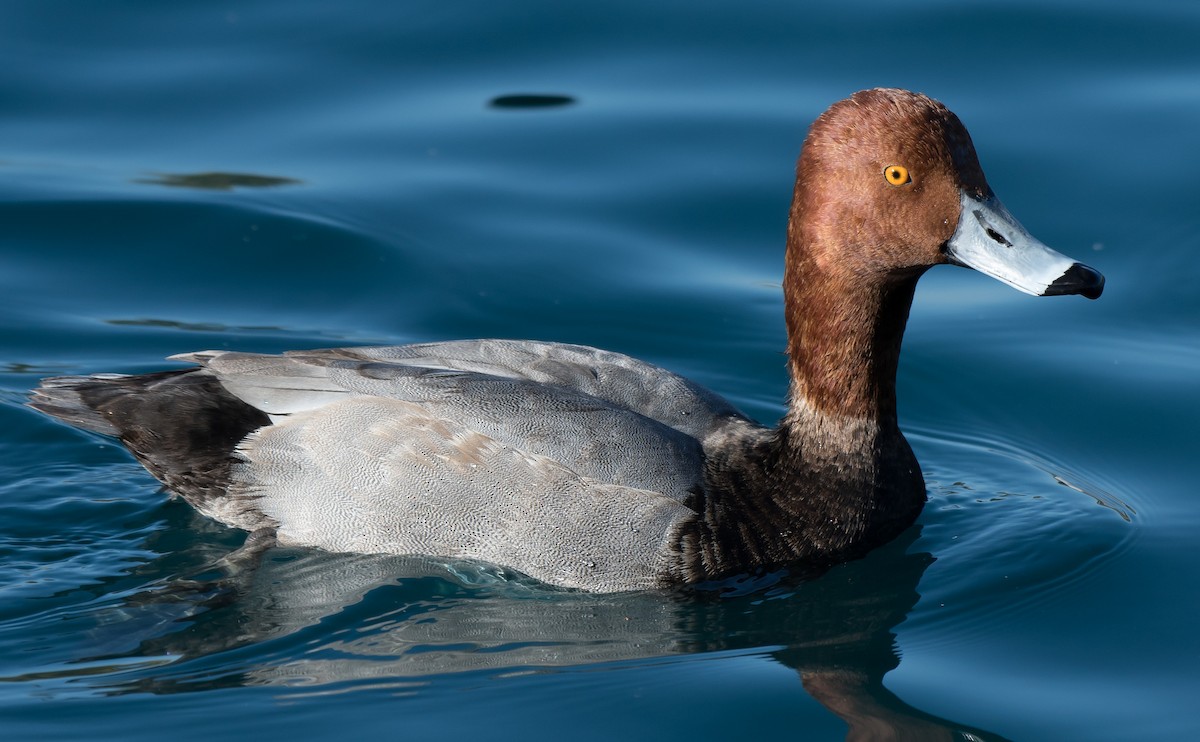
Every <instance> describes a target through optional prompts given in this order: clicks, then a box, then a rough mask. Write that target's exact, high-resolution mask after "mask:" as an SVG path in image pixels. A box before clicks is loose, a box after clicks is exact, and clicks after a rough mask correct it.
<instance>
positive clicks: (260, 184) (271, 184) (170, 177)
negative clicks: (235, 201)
mask: <svg viewBox="0 0 1200 742" xmlns="http://www.w3.org/2000/svg"><path fill="white" fill-rule="evenodd" d="M133 182H134V183H144V184H147V185H161V186H168V187H170V188H199V189H201V190H206V191H231V190H233V189H234V188H275V187H277V186H285V185H299V184H300V183H302V182H303V181H300V180H296V179H295V178H281V177H277V176H274V175H252V174H249V173H156V174H154V175H152V176H150V177H146V178H135V179H134V181H133Z"/></svg>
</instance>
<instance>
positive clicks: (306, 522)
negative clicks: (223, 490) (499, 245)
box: [229, 395, 696, 591]
mask: <svg viewBox="0 0 1200 742" xmlns="http://www.w3.org/2000/svg"><path fill="white" fill-rule="evenodd" d="M238 451H239V455H240V460H239V461H238V462H236V463H235V464H234V467H233V472H232V478H233V484H232V486H231V487H230V492H229V494H230V495H231V496H233V497H234V498H239V499H249V500H252V501H253V502H254V507H255V508H256V509H258V510H259V511H261V512H262V513H263V514H264V515H266V516H267V517H269V518H270V519H271V520H272V521H273V522H274V524H275V528H276V533H277V537H278V538H279V539H280V541H281V542H283V543H295V544H303V545H309V546H318V547H322V548H325V549H329V550H332V551H344V552H345V551H349V552H368V553H395V554H427V555H433V556H442V557H449V558H456V559H477V560H482V561H487V562H492V563H495V564H501V565H505V566H509V567H512V568H514V569H517V570H519V571H521V572H524V573H526V574H528V575H530V576H531V577H534V578H537V579H539V580H542V581H544V582H548V583H551V584H555V585H561V586H564V587H579V588H584V589H588V590H594V591H613V590H631V589H643V588H651V587H655V586H658V585H661V584H663V582H665V581H667V580H669V577H670V575H671V574H672V570H674V569H675V566H674V565H676V564H677V563H678V562H679V559H678V555H677V547H676V544H677V542H678V540H679V535H678V534H679V531H680V529H681V528H682V527H683V526H684V524H686V523H687V522H689V521H690V520H692V519H694V518H695V517H696V514H695V513H694V512H693V511H691V510H690V509H688V508H687V507H685V506H684V505H682V504H680V503H679V502H677V501H675V500H673V499H671V498H668V497H664V496H662V495H660V494H658V493H655V492H649V491H645V490H639V489H634V488H631V487H625V486H620V485H615V484H611V483H605V482H599V481H596V480H594V479H590V478H588V477H583V476H580V475H579V474H578V473H576V472H575V471H572V470H571V469H569V468H568V467H566V466H563V465H562V464H560V463H558V462H557V461H554V460H552V459H550V458H547V457H545V456H540V455H536V454H532V453H529V452H527V451H523V450H520V449H518V448H516V447H513V446H511V445H507V444H505V443H502V442H500V441H498V440H496V439H495V438H492V437H490V436H487V435H484V434H483V433H480V432H479V431H478V430H477V429H475V428H473V427H472V426H468V425H464V424H462V423H460V422H457V421H454V420H450V419H446V418H444V417H441V416H439V415H436V414H433V413H431V412H430V411H429V410H428V409H426V408H425V407H424V406H423V405H420V404H416V403H413V402H406V401H401V400H398V399H392V398H382V397H378V396H375V397H367V396H357V395H349V396H346V397H344V398H342V399H340V400H338V401H335V402H333V403H331V404H327V405H324V406H321V407H318V408H316V409H310V410H305V411H301V412H295V413H292V414H291V415H289V416H287V417H286V418H284V419H281V420H280V421H279V422H277V423H276V424H275V425H269V426H267V427H264V428H262V429H260V430H259V431H257V432H255V433H253V434H251V435H250V436H249V437H248V438H247V439H246V440H245V441H244V442H243V443H242V445H241V446H239V449H238Z"/></svg>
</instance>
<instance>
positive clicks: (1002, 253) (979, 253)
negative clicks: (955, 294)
mask: <svg viewBox="0 0 1200 742" xmlns="http://www.w3.org/2000/svg"><path fill="white" fill-rule="evenodd" d="M946 256H947V257H948V258H950V262H952V263H956V264H958V265H963V266H966V267H967V268H974V269H975V270H977V271H979V272H980V273H984V274H986V275H989V276H991V277H992V278H995V279H996V280H998V281H1003V282H1004V283H1007V284H1008V285H1009V286H1012V287H1013V288H1015V289H1020V290H1021V291H1024V292H1025V293H1027V294H1033V295H1034V296H1060V295H1062V294H1082V295H1083V296H1086V297H1087V298H1089V299H1096V298H1098V297H1099V296H1100V294H1101V293H1102V292H1103V291H1104V276H1102V275H1100V273H1099V271H1097V270H1095V269H1094V268H1089V267H1088V266H1086V265H1084V264H1083V263H1079V262H1076V261H1075V260H1072V259H1071V258H1068V257H1067V256H1066V255H1062V254H1061V253H1057V252H1055V251H1054V250H1051V249H1050V248H1048V247H1046V246H1045V245H1043V244H1042V243H1041V242H1039V241H1037V240H1036V239H1034V238H1033V236H1032V235H1030V234H1029V233H1028V232H1026V231H1025V228H1024V227H1022V226H1021V224H1020V223H1019V222H1018V221H1017V220H1016V219H1014V218H1013V216H1012V214H1010V213H1008V209H1006V208H1004V204H1002V203H1000V200H999V199H998V198H996V197H995V196H994V195H989V196H988V197H987V198H985V199H978V198H974V197H973V196H970V195H968V194H966V193H964V194H963V195H962V216H960V217H959V219H958V228H957V229H956V230H955V231H954V236H953V237H951V238H950V241H949V242H947V243H946Z"/></svg>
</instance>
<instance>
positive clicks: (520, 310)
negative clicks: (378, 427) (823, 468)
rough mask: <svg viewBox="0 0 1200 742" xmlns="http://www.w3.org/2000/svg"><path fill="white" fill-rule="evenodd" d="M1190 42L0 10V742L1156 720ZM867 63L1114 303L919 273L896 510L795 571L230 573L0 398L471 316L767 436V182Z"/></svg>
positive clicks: (778, 336) (499, 12) (1008, 7)
mask: <svg viewBox="0 0 1200 742" xmlns="http://www.w3.org/2000/svg"><path fill="white" fill-rule="evenodd" d="M1196 38H1200V12H1198V11H1197V9H1196V8H1194V7H1193V6H1192V5H1191V4H1187V3H1175V2H1167V1H1165V0H1162V1H1159V2H1145V3H1140V4H1137V5H1136V7H1134V6H1131V5H1129V4H1128V3H1121V2H1089V3H1083V2H1072V1H1069V0H1057V1H1055V2H1041V3H1009V4H1003V5H989V4H978V3H971V4H962V3H948V2H937V1H935V0H927V1H925V2H915V3H903V4H897V3H890V2H884V1H883V0H874V1H862V2H850V3H838V4H835V5H832V6H829V7H825V8H814V7H810V6H807V5H803V4H794V3H782V2H767V1H765V0H764V1H761V2H750V3H741V4H738V5H737V6H736V7H735V6H734V5H723V4H713V3H708V4H696V3H694V2H691V3H684V2H653V3H646V2H614V3H607V4H604V5H603V6H596V7H593V8H583V7H578V6H576V5H563V4H560V3H551V2H531V3H525V4H522V5H520V6H519V7H517V6H511V5H505V4H495V3H483V2H474V1H471V0H464V1H463V2H457V3H445V2H439V3H432V2H408V3H399V4H379V3H368V2H357V1H352V2H347V3H341V4H337V5H334V4H325V3H318V2H299V3H297V2H287V3H285V2H271V1H266V0H264V1H261V2H254V3H244V4H234V5H227V6H221V7H217V6H213V5H212V4H210V3H201V2H177V3H171V4H169V5H162V4H151V3H142V2H110V3H104V4H102V5H97V4H93V3H83V2H77V1H72V0H60V1H58V2H51V3H45V2H31V1H23V0H16V1H14V2H9V3H7V4H5V6H4V8H3V9H2V10H0V40H2V41H3V43H2V44H0V62H2V64H0V108H2V110H3V112H4V113H3V115H2V116H0V225H3V230H2V232H0V292H2V294H3V296H5V297H6V300H5V301H4V302H3V303H2V304H0V337H2V338H3V342H2V343H0V399H2V400H3V405H0V422H2V424H0V431H2V432H0V564H2V565H3V573H4V575H5V579H3V580H0V678H2V679H3V680H4V681H5V682H3V683H2V684H0V720H2V723H3V727H4V729H5V732H6V738H11V739H39V740H49V739H78V738H86V739H89V740H91V739H98V740H108V739H111V740H138V739H160V738H161V737H162V736H163V734H164V733H169V734H171V736H173V737H176V738H178V739H180V740H186V739H202V738H207V737H209V736H211V735H213V734H217V733H220V734H228V732H229V730H231V729H236V730H238V734H239V736H245V737H249V736H251V735H255V734H264V735H265V734H271V735H272V736H275V735H283V734H287V735H291V736H293V737H296V738H326V737H338V736H344V735H345V734H346V733H347V730H353V733H354V734H356V735H371V734H379V735H389V736H391V737H396V736H403V737H412V738H416V737H419V736H422V735H429V736H432V735H437V736H439V737H441V738H447V739H457V738H468V737H469V738H473V739H511V738H513V737H515V736H517V735H520V736H521V737H523V738H529V739H562V738H563V737H571V738H578V739H601V738H605V739H608V738H613V737H615V736H622V737H633V738H655V739H681V740H682V739H697V738H699V739H721V738H729V737H733V736H737V737H745V738H751V737H756V738H762V739H776V738H778V739H785V738H786V739H793V738H797V737H801V738H804V739H842V738H844V737H845V736H846V734H847V723H848V721H850V722H852V723H855V724H858V725H860V728H861V727H862V726H863V725H873V726H872V727H871V728H886V729H893V730H902V731H908V732H912V733H914V734H916V735H917V737H916V738H919V739H938V738H953V737H952V736H947V735H952V734H957V735H958V737H959V738H964V736H965V735H974V736H975V737H978V738H982V739H995V738H1008V739H1022V740H1027V739H1048V740H1049V739H1113V740H1119V739H1153V738H1159V737H1163V738H1173V739H1186V738H1190V737H1193V736H1195V735H1197V734H1198V733H1200V713H1197V712H1196V710H1195V698H1196V696H1197V691H1200V683H1197V680H1196V678H1197V677H1198V673H1197V668H1196V659H1197V657H1200V641H1198V640H1197V638H1196V633H1195V630H1194V617H1195V615H1196V614H1197V611H1198V609H1200V598H1198V597H1197V596H1200V568H1198V566H1197V565H1198V560H1197V558H1196V546H1195V537H1194V534H1195V533H1196V529H1197V526H1198V525H1200V514H1198V512H1200V511H1198V509H1197V506H1196V505H1195V502H1194V497H1193V493H1194V490H1195V485H1194V473H1195V467H1194V466H1193V465H1192V463H1191V462H1192V457H1193V454H1194V453H1195V449H1196V442H1197V439H1196V433H1195V419H1196V415H1197V413H1198V412H1200V384H1198V382H1197V379H1200V331H1198V330H1197V318H1198V317H1200V298H1198V295H1197V292H1196V290H1195V286H1196V285H1197V279H1198V278H1200V275H1198V274H1200V271H1198V269H1197V267H1196V261H1195V255H1196V254H1197V252H1198V250H1200V212H1198V211H1197V209H1196V202H1197V194H1198V193H1200V191H1198V189H1197V187H1196V178H1195V173H1196V171H1197V166H1198V165H1200V156H1198V154H1197V150H1196V147H1195V135H1194V133H1195V131H1197V130H1200V95H1198V94H1197V90H1200V88H1198V87H1197V85H1196V81H1197V80H1198V79H1200V51H1198V50H1197V47H1196V44H1195V39H1196ZM876 85H894V86H902V87H909V88H913V89H917V90H922V91H924V92H927V93H929V94H931V95H933V96H935V97H937V98H939V99H941V100H943V101H944V102H945V103H947V104H948V105H949V106H950V107H951V108H952V109H953V110H955V111H956V112H957V113H958V114H959V115H960V117H961V118H962V119H963V120H964V122H965V123H966V124H967V126H968V127H969V128H970V130H971V133H972V136H973V138H974V140H975V143H976V145H977V148H978V149H979V152H980V157H981V159H982V162H983V165H984V167H985V169H986V171H987V172H988V176H989V180H990V182H991V184H992V186H993V187H994V188H995V189H996V191H997V193H998V194H999V195H1000V196H1001V197H1002V198H1003V199H1004V201H1005V203H1006V204H1007V205H1008V206H1009V208H1010V209H1011V210H1012V211H1013V212H1014V214H1016V215H1017V217H1018V218H1019V219H1020V220H1021V221H1022V222H1023V223H1024V224H1025V225H1026V226H1027V227H1028V228H1030V230H1031V231H1032V232H1033V233H1034V234H1036V235H1037V236H1038V237H1040V238H1041V239H1042V240H1043V241H1045V242H1047V243H1048V244H1051V245H1053V246H1055V247H1056V248H1059V249H1060V250H1062V251H1063V252H1065V253H1068V254H1070V255H1072V256H1074V257H1076V258H1079V259H1081V260H1083V261H1085V262H1088V263H1090V264H1092V265H1094V266H1096V267H1097V268H1099V269H1100V270H1102V271H1103V272H1104V273H1105V275H1106V276H1107V278H1108V288H1107V291H1106V293H1105V295H1104V297H1103V298H1102V299H1101V300H1099V301H1097V302H1087V301H1084V300H1082V299H1079V298H1077V297H1063V298H1055V299H1040V300H1039V299H1034V298H1031V297H1028V296H1025V295H1023V294H1019V293H1016V292H1014V291H1012V290H1011V289H1008V288H1006V287H1004V286H1002V285H1000V284H998V283H996V282H993V281H990V280H988V279H986V278H984V277H983V276H980V275H977V274H972V273H970V272H968V271H963V270H959V269H953V268H948V267H947V268H939V269H935V270H933V271H931V272H930V274H929V275H927V276H926V277H925V278H924V279H923V280H922V284H921V287H920V289H919V290H918V295H917V301H916V304H915V306H914V309H913V314H912V318H911V322H910V327H909V332H908V335H907V338H906V341H905V352H904V358H903V360H902V367H901V370H900V378H899V393H900V405H901V419H902V424H903V426H904V428H905V430H906V432H907V433H908V435H909V438H910V440H911V441H912V443H913V446H914V448H915V449H916V451H917V454H918V456H919V458H920V459H921V462H922V466H923V469H924V471H925V474H926V479H927V482H928V485H929V494H930V502H929V505H928V507H927V509H926V511H925V513H924V514H923V515H922V517H921V520H920V522H919V524H918V526H917V527H915V528H914V529H912V530H911V531H910V532H909V533H908V534H906V535H905V536H904V537H903V538H902V539H900V540H899V541H898V542H897V543H895V544H892V545H889V546H888V547H886V548H884V549H881V550H879V551H877V552H876V553H874V554H872V555H870V556H869V557H868V558H866V559H864V560H861V561H859V562H856V563H853V564H848V565H845V566H844V567H841V568H839V569H835V570H833V571H832V572H830V573H829V574H827V575H825V576H823V577H822V578H820V579H818V580H815V581H812V582H802V581H799V580H796V579H793V578H789V577H787V576H779V575H774V576H768V577H760V578H757V579H750V578H748V579H747V580H745V581H744V582H743V583H742V584H739V585H736V586H727V588H729V589H726V590H724V591H721V590H710V591H702V592H700V593H695V592H690V591H689V592H684V593H678V594H675V593H672V594H658V593H651V594H633V595H617V596H599V597H598V596H589V595H581V594H575V593H570V592H565V591H556V590H551V589H548V588H545V587H543V586H539V585H537V584H534V583H530V582H529V581H527V580H524V579H522V578H520V577H519V576H516V575H512V574H508V573H506V572H504V571H502V570H499V569H496V568H494V567H490V566H488V565H470V564H465V565H464V564H456V565H445V564H438V563H434V562H429V561H425V560H419V559H396V558H381V557H347V556H337V555H329V554H322V553H316V552H308V551H304V550H284V549H278V550H274V551H271V552H269V553H268V554H267V555H265V557H264V558H263V559H262V561H261V563H259V564H252V563H247V560H245V559H243V558H242V557H243V556H244V553H243V552H239V551H237V549H238V547H239V546H240V544H241V543H242V540H243V538H244V537H243V535H242V534H240V533H238V532H236V531H232V530H229V529H225V528H223V527H221V526H218V525H216V524H214V523H212V522H209V521H207V520H205V519H203V518H201V517H199V516H197V515H195V514H194V513H192V512H191V510H190V509H189V508H187V507H186V506H185V505H183V504H182V503H180V502H177V501H174V500H171V499H169V498H168V497H167V496H166V495H164V493H162V492H160V491H159V490H158V488H157V487H156V485H155V483H154V482H153V481H152V480H151V479H150V478H149V477H148V476H147V475H146V474H145V473H144V472H143V471H142V470H141V469H140V468H139V467H138V466H137V465H136V464H135V463H134V462H132V460H131V459H130V458H129V457H128V456H127V455H126V454H125V453H123V452H122V451H121V450H120V449H119V448H118V447H116V446H114V445H112V444H111V443H108V442H104V441H100V440H98V439H96V438H94V437H90V436H87V435H84V434H81V433H78V432H76V431H73V430H70V429H67V428H65V427H64V426H62V425H60V424H57V423H55V422H53V421H51V420H48V419H45V418H43V417H41V416H39V415H37V414H36V413H34V412H32V411H31V410H28V409H26V408H24V407H23V406H22V403H23V400H24V396H25V394H26V392H27V390H28V389H29V388H31V387H32V386H33V385H34V384H35V383H36V381H37V379H38V378H40V377H41V376H44V375H48V374H58V373H84V372H97V371H118V372H138V371H148V370H153V369H158V368H163V367H166V366H168V365H169V363H168V362H164V361H163V360H161V359H162V358H163V357H165V356H167V355H170V354H173V353H178V352H183V351H189V350H197V349H203V348H236V349H246V350H261V351H275V350H283V349H288V348H303V347H322V346H334V345H347V344H363V343H403V342H410V341H426V340H438V339H450V338H463V337H484V336H498V337H524V338H534V339H547V340H560V341H569V342H579V343H586V344H592V345H598V346H602V347H606V348H611V349H613V350H618V351H622V352H625V353H629V354H632V355H635V356H638V357H642V358H645V359H647V360H651V361H654V362H657V363H660V364H662V365H665V366H668V367H670V368H672V369H674V370H676V371H679V372H681V373H685V374H687V375H689V376H691V377H693V378H695V379H697V380H699V381H700V382H702V383H704V384H706V385H708V386H710V387H711V388H713V389H715V390H717V391H719V392H720V393H722V394H724V395H726V396H727V397H729V398H730V399H731V400H733V401H734V402H735V403H736V404H738V405H739V406H740V407H741V408H742V409H744V410H745V411H746V412H747V413H748V414H751V415H753V416H755V417H757V418H759V419H761V420H764V421H768V422H769V421H773V420H774V419H775V418H776V417H777V416H778V415H779V413H780V410H781V409H782V401H783V395H784V391H785V388H786V380H785V378H784V375H783V364H782V356H781V351H782V349H783V347H784V337H783V324H782V321H781V311H782V297H781V295H780V290H779V282H780V278H781V271H782V246H783V232H784V227H785V219H786V213H787V203H788V199H789V197H790V193H791V179H792V169H793V163H794V161H795V157H796V155H797V153H798V150H799V145H800V141H801V139H802V138H803V135H804V131H805V130H806V128H807V126H808V124H809V123H810V122H811V120H812V119H813V117H815V116H816V115H817V114H818V113H820V111H821V110H823V109H824V108H825V107H826V106H828V105H829V104H830V103H831V102H833V101H835V100H837V99H839V98H842V97H845V96H846V95H848V94H849V93H851V92H853V91H855V90H858V89H861V88H864V87H871V86H876ZM231 562H232V563H231ZM231 573H234V574H236V575H237V576H236V577H235V578H230V577H229V575H230V574H231Z"/></svg>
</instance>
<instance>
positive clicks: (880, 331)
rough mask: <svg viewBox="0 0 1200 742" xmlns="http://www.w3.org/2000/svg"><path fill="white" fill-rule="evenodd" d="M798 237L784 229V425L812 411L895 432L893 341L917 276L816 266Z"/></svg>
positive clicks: (899, 336)
mask: <svg viewBox="0 0 1200 742" xmlns="http://www.w3.org/2000/svg"><path fill="white" fill-rule="evenodd" d="M802 237H803V235H802V234H800V233H799V232H798V231H796V230H789V235H788V252H789V260H788V263H787V271H786V274H785V276H784V287H783V288H784V304H785V309H786V320H787V329H788V356H789V370H790V372H791V377H792V388H791V390H790V404H789V412H788V416H787V418H785V423H790V424H796V423H800V422H801V421H802V419H803V418H804V417H805V416H811V415H812V414H813V413H818V414H821V415H823V416H826V417H828V418H832V419H842V420H847V419H852V420H860V421H863V422H869V421H873V422H875V423H876V424H878V425H879V426H880V427H881V428H884V429H888V428H895V427H896V425H897V421H896V369H897V366H898V365H899V361H900V344H901V341H902V340H903V337H904V327H905V325H906V323H907V322H908V312H909V308H910V307H911V305H912V299H913V292H914V291H915V290H916V286H917V279H918V278H920V275H921V273H922V271H919V270H914V271H911V272H908V273H906V274H903V275H894V274H893V275H879V274H869V275H861V274H856V273H854V272H851V271H846V270H844V269H840V270H839V268H838V267H837V265H836V264H834V263H833V261H830V264H829V265H822V261H821V260H819V259H818V257H816V256H817V255H819V254H820V251H819V250H813V249H812V247H813V246H811V245H804V244H801V243H800V240H801V239H802ZM840 249H846V248H840ZM831 254H832V253H831Z"/></svg>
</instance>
